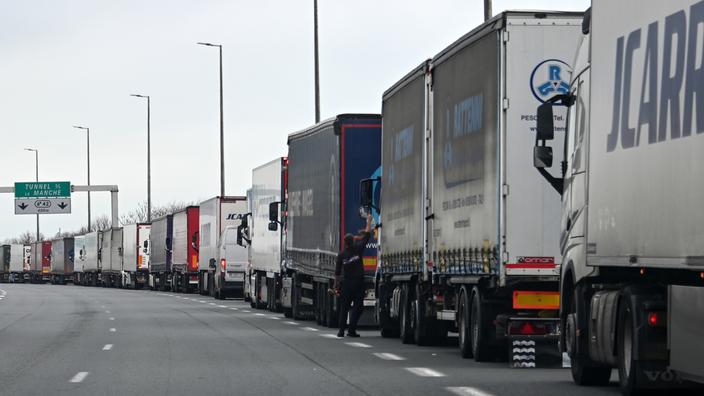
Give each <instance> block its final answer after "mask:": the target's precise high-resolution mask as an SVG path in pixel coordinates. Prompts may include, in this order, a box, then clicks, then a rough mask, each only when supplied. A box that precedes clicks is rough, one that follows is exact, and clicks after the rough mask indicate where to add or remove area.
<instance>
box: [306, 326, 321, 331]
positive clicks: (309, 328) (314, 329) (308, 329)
mask: <svg viewBox="0 0 704 396" xmlns="http://www.w3.org/2000/svg"><path fill="white" fill-rule="evenodd" d="M302 329H303V330H307V331H318V329H316V328H315V327H302Z"/></svg>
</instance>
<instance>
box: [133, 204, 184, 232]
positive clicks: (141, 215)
mask: <svg viewBox="0 0 704 396" xmlns="http://www.w3.org/2000/svg"><path fill="white" fill-rule="evenodd" d="M191 205H195V203H193V202H184V201H173V202H170V203H168V204H166V205H152V219H158V218H160V217H164V216H166V215H169V214H172V213H175V212H178V211H180V210H182V209H184V208H186V207H188V206H191ZM146 221H147V202H146V201H142V202H140V203H139V204H137V207H136V208H134V209H132V210H131V211H129V212H127V213H126V214H123V215H122V216H120V224H121V225H123V226H124V225H127V224H135V223H145V222H146Z"/></svg>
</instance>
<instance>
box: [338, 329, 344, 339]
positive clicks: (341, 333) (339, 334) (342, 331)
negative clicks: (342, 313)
mask: <svg viewBox="0 0 704 396" xmlns="http://www.w3.org/2000/svg"><path fill="white" fill-rule="evenodd" d="M337 336H338V337H339V338H342V337H344V336H345V331H344V330H340V331H338V332H337Z"/></svg>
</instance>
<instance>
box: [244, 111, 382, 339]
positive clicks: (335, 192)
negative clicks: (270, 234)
mask: <svg viewBox="0 0 704 396" xmlns="http://www.w3.org/2000/svg"><path fill="white" fill-rule="evenodd" d="M380 167H381V116H379V115H377V114H341V115H338V116H336V117H334V118H331V119H328V120H326V121H323V122H321V123H319V124H317V125H314V126H312V127H310V128H307V129H305V130H302V131H300V132H297V133H294V134H291V135H289V138H288V194H287V195H288V196H287V197H286V206H285V209H284V210H282V211H281V212H282V213H283V214H284V225H285V231H284V232H285V234H286V241H285V243H286V245H285V246H286V248H285V249H286V250H285V257H284V266H283V268H282V293H281V295H282V299H281V300H282V306H283V309H284V314H285V315H286V316H288V317H294V318H305V317H314V318H315V319H316V321H317V322H318V323H320V324H323V325H327V326H336V325H337V319H338V318H337V315H338V312H337V311H338V310H337V305H338V304H337V297H336V296H335V295H334V294H332V293H328V290H329V289H332V288H333V287H334V286H335V284H334V283H335V259H336V256H337V253H338V252H339V251H340V250H341V241H342V239H343V237H344V235H345V234H347V233H353V234H356V233H357V232H359V230H361V229H363V228H364V225H365V221H364V220H363V219H362V218H361V217H360V213H359V183H360V181H361V180H363V179H367V178H373V177H376V176H378V174H379V173H380V172H381V169H380ZM272 214H273V215H274V216H272V220H274V221H277V220H278V219H276V212H274V213H272ZM255 243H256V242H255ZM376 260H377V251H376V240H375V239H372V240H371V241H370V242H369V244H368V245H367V248H366V250H365V252H364V257H363V263H364V269H365V278H366V279H365V280H366V289H365V299H364V305H365V308H367V309H365V312H367V313H366V314H363V317H362V321H363V322H368V321H369V320H371V317H372V316H371V314H370V313H371V308H372V307H373V306H374V271H375V269H376Z"/></svg>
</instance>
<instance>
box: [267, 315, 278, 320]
mask: <svg viewBox="0 0 704 396" xmlns="http://www.w3.org/2000/svg"><path fill="white" fill-rule="evenodd" d="M267 318H269V319H274V320H281V318H278V317H276V316H267Z"/></svg>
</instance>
